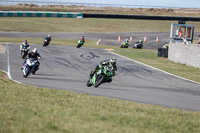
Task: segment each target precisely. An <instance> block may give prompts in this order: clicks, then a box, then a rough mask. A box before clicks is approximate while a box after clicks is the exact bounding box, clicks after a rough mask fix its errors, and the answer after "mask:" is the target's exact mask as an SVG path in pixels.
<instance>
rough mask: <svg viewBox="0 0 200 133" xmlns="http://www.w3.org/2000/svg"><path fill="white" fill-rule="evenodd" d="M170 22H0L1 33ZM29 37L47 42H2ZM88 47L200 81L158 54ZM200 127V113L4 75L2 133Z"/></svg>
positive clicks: (0, 82)
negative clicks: (16, 80)
mask: <svg viewBox="0 0 200 133" xmlns="http://www.w3.org/2000/svg"><path fill="white" fill-rule="evenodd" d="M154 23H155V24H154ZM170 23H171V22H170V21H166V22H164V21H159V22H156V21H138V20H116V19H63V18H0V25H1V27H0V31H27V32H127V31H141V28H144V29H145V31H159V30H160V31H169V30H170V28H169V27H170ZM70 24H71V25H70ZM117 24H118V25H120V26H122V27H118V26H117ZM194 24H195V26H196V29H200V28H198V27H200V25H199V23H194ZM72 25H73V26H72ZM81 26H82V27H83V28H82V29H81V28H80V27H81ZM88 27H89V28H88ZM143 31H144V30H143ZM25 39H27V40H28V41H29V43H31V44H42V43H43V39H33V38H2V37H0V42H14V43H19V44H21V43H22V42H23V40H25ZM76 42H77V40H65V39H53V40H52V44H53V45H66V46H74V45H76ZM85 46H88V47H98V48H113V49H114V50H115V51H114V52H116V53H118V54H121V55H124V56H127V57H129V58H132V59H135V60H138V61H141V62H143V63H145V64H149V65H152V66H155V67H158V68H160V69H163V70H166V71H169V72H170V71H171V73H174V72H177V73H176V74H177V75H178V74H180V75H181V74H182V75H183V76H185V77H186V78H190V79H192V80H195V81H198V82H200V79H199V78H198V76H199V75H200V73H199V69H195V68H192V67H187V66H185V65H180V64H176V63H173V62H171V61H169V60H167V59H164V58H157V57H156V51H155V50H144V49H143V50H135V49H131V48H129V49H120V48H118V47H116V46H101V45H100V46H97V45H96V40H86V44H85ZM188 76H190V77H188ZM199 125H200V112H192V111H183V110H178V109H173V108H165V107H160V106H154V105H147V104H139V103H135V102H130V101H125V100H117V99H110V98H105V97H94V96H90V95H88V94H76V93H72V92H69V91H65V90H54V89H45V88H36V87H34V86H29V85H21V84H17V83H14V82H12V81H10V80H8V79H6V78H5V76H4V73H3V72H1V71H0V132H2V133H4V132H5V133H13V132H14V133H27V132H37V133H40V132H41V133H49V132H58V133H61V132H72V133H74V132H87V133H88V132H91V133H94V132H95V133H96V132H99V133H102V132H109V133H122V132H123V133H125V132H127V133H129V132H136V133H137V132H141V133H157V132H158V133H159V132H162V133H168V132H173V133H176V132H180V133H184V132H185V133H193V132H194V133H197V132H200V126H199Z"/></svg>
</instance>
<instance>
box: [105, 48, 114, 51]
mask: <svg viewBox="0 0 200 133" xmlns="http://www.w3.org/2000/svg"><path fill="white" fill-rule="evenodd" d="M104 50H108V51H114V49H111V48H109V49H104Z"/></svg>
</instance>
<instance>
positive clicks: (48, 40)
mask: <svg viewBox="0 0 200 133" xmlns="http://www.w3.org/2000/svg"><path fill="white" fill-rule="evenodd" d="M44 40H47V43H48V44H50V42H51V35H48V36H47V37H45V38H44Z"/></svg>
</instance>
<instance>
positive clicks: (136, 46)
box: [133, 42, 143, 49]
mask: <svg viewBox="0 0 200 133" xmlns="http://www.w3.org/2000/svg"><path fill="white" fill-rule="evenodd" d="M142 47H143V43H142V42H136V43H135V44H134V46H133V48H138V49H142Z"/></svg>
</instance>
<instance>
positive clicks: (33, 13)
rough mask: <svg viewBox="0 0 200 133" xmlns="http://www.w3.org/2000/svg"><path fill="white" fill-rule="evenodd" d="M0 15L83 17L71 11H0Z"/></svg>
mask: <svg viewBox="0 0 200 133" xmlns="http://www.w3.org/2000/svg"><path fill="white" fill-rule="evenodd" d="M0 17H59V18H62V17H63V18H83V14H82V13H71V12H38V11H0Z"/></svg>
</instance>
